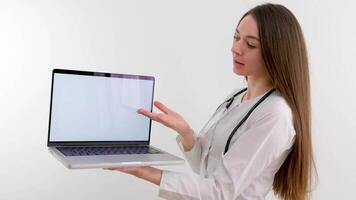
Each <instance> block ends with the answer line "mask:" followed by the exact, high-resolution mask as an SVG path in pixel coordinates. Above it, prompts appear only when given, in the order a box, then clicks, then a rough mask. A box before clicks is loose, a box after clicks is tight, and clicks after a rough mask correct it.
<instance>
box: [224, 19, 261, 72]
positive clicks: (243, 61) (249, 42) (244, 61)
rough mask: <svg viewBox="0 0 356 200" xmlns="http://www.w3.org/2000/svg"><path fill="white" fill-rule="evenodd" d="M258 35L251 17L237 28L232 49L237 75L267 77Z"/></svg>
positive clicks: (242, 21)
mask: <svg viewBox="0 0 356 200" xmlns="http://www.w3.org/2000/svg"><path fill="white" fill-rule="evenodd" d="M258 35H259V34H258V28H257V23H256V21H255V20H254V18H253V17H252V16H251V15H247V16H245V17H244V18H243V19H242V20H241V22H240V24H239V26H238V27H237V28H236V32H235V35H234V42H233V44H232V48H231V51H232V57H233V64H234V69H233V71H234V73H235V74H238V75H241V76H247V77H250V76H251V77H260V76H265V75H266V68H265V64H264V62H263V59H262V55H261V48H260V40H259V37H258Z"/></svg>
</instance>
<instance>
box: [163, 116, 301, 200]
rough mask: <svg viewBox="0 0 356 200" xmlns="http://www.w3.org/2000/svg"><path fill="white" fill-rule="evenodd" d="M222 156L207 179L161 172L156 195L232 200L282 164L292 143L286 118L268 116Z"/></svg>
mask: <svg viewBox="0 0 356 200" xmlns="http://www.w3.org/2000/svg"><path fill="white" fill-rule="evenodd" d="M256 124H258V125H256V126H254V127H251V128H249V129H247V131H246V132H244V133H242V135H241V137H240V138H239V139H238V140H237V141H236V142H234V143H233V144H231V145H230V149H229V151H228V152H227V153H226V154H225V155H222V159H221V161H220V162H219V163H218V166H217V169H216V170H215V172H214V174H213V175H212V176H211V177H210V178H200V177H197V176H196V177H192V176H191V175H190V174H189V175H188V174H184V173H177V172H171V171H163V173H162V179H161V183H160V190H159V196H160V197H162V198H166V199H204V200H205V199H206V200H207V199H214V200H219V199H236V198H238V197H239V196H240V195H241V194H242V193H243V191H244V190H245V189H246V188H247V187H248V186H249V185H250V184H252V182H253V181H254V179H255V178H257V177H258V176H259V175H260V174H261V173H262V171H263V170H264V169H266V168H267V167H268V166H269V165H271V164H275V162H283V161H284V159H285V157H286V156H287V155H288V153H289V151H290V148H291V146H292V145H293V143H294V135H295V131H294V128H293V124H292V120H291V117H290V116H286V115H285V114H283V113H282V114H278V113H277V115H276V114H268V115H266V116H264V117H263V118H261V119H260V120H259V121H258V123H256Z"/></svg>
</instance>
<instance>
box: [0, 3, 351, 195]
mask: <svg viewBox="0 0 356 200" xmlns="http://www.w3.org/2000/svg"><path fill="white" fill-rule="evenodd" d="M262 2H263V1H248V2H247V1H242V0H240V1H238V0H235V1H232V0H229V1H207V0H196V1H188V0H180V1H167V0H151V1H145V0H111V1H108V0H100V1H99V0H96V1H94V0H76V1H73V0H58V1H45V0H43V1H0V67H1V70H0V95H1V96H0V134H1V137H0V159H1V164H0V169H1V170H0V198H1V199H16V200H17V199H36V200H42V199H43V200H45V199H46V200H47V199H52V200H57V199H58V200H59V199H86V200H93V199H159V198H158V197H157V187H156V186H154V185H152V184H150V183H147V182H144V181H142V180H139V179H137V178H135V177H131V176H129V175H124V174H121V173H115V172H109V171H103V170H101V169H95V170H67V169H66V168H64V167H63V166H62V165H61V164H60V163H59V162H58V161H57V160H55V158H53V157H52V156H51V155H50V154H49V153H48V151H47V149H46V140H47V127H48V112H49V96H50V78H51V70H52V69H53V68H55V67H56V68H70V69H80V70H94V71H104V72H117V73H129V74H143V75H154V76H155V77H156V79H157V82H156V92H155V99H159V100H161V101H162V102H164V103H166V104H167V105H168V106H170V107H171V108H172V109H174V110H176V111H177V112H179V113H181V114H182V115H183V116H184V117H185V118H186V120H187V121H189V122H190V124H191V126H192V127H193V128H194V129H195V130H197V131H198V130H199V129H200V128H201V127H202V126H203V124H204V123H205V122H206V121H207V120H208V118H209V117H210V115H211V114H212V112H213V111H214V110H215V108H216V107H217V106H218V105H219V104H220V102H221V100H222V99H223V98H224V97H225V96H226V95H227V94H228V93H229V92H231V91H232V90H233V89H234V88H236V87H242V86H243V85H244V81H243V78H241V77H237V76H236V75H235V74H233V72H232V59H231V52H230V47H231V42H232V38H233V33H234V30H235V26H236V24H237V22H238V20H239V18H240V17H241V16H242V15H243V14H244V13H245V12H246V11H247V10H248V9H249V8H252V7H253V6H255V5H257V4H259V3H262ZM275 2H280V3H282V4H283V5H285V6H287V7H288V8H290V9H291V10H292V11H293V13H294V14H295V15H296V16H297V18H298V19H299V21H300V23H301V26H302V28H303V30H304V33H305V38H306V42H307V46H308V50H309V58H310V75H311V85H312V106H313V138H314V151H315V160H316V164H317V169H318V173H319V182H318V185H317V186H316V187H315V190H314V192H313V199H322V200H324V199H354V198H355V197H354V190H355V188H356V167H355V166H356V161H355V158H356V156H355V152H356V151H355V150H356V149H355V142H356V136H355V134H356V123H355V121H354V120H355V119H356V114H355V112H356V104H355V100H356V94H355V89H356V80H355V74H356V70H355V68H356V61H355V53H356V39H355V35H356V26H355V22H354V19H355V18H356V13H355V12H354V8H355V3H352V1H351V0H349V1H317V0H308V1H306V0H303V1H292V0H290V1H275ZM174 138H175V133H174V132H173V131H171V130H169V129H167V128H165V127H163V126H161V125H159V124H156V123H154V125H153V133H152V143H153V144H154V145H156V146H158V147H160V148H163V149H165V150H167V151H169V152H171V153H174V154H176V155H181V153H180V152H179V150H178V147H177V146H176V144H175V141H174ZM163 168H165V169H172V170H177V171H183V172H187V173H191V171H190V169H189V167H188V165H187V164H185V165H184V166H183V165H182V166H174V167H163ZM268 199H275V197H274V196H273V195H272V194H270V195H269V196H268Z"/></svg>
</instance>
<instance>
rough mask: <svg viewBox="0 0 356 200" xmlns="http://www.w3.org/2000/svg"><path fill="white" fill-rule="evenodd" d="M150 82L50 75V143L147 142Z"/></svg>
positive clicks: (150, 103) (151, 82) (150, 96)
mask: <svg viewBox="0 0 356 200" xmlns="http://www.w3.org/2000/svg"><path fill="white" fill-rule="evenodd" d="M152 95H153V80H138V79H128V78H117V77H99V76H85V75H72V74H57V73H55V74H54V82H53V97H52V113H51V127H50V141H51V142H55V141H147V140H148V137H149V126H150V120H149V119H148V118H147V117H144V116H142V115H140V114H138V113H137V109H139V108H144V109H146V110H151V106H152Z"/></svg>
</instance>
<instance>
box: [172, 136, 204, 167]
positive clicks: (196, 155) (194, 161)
mask: <svg viewBox="0 0 356 200" xmlns="http://www.w3.org/2000/svg"><path fill="white" fill-rule="evenodd" d="M193 136H194V138H195V143H194V146H193V148H192V149H191V150H189V151H184V147H183V145H182V143H181V137H180V135H178V136H177V138H176V140H177V143H178V146H179V148H180V150H181V151H182V153H183V155H184V157H185V158H186V160H187V161H188V163H189V165H190V167H191V168H192V170H193V171H194V172H195V173H197V174H199V171H200V160H201V152H202V146H201V143H200V138H199V137H198V136H197V135H196V134H195V132H194V131H193Z"/></svg>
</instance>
